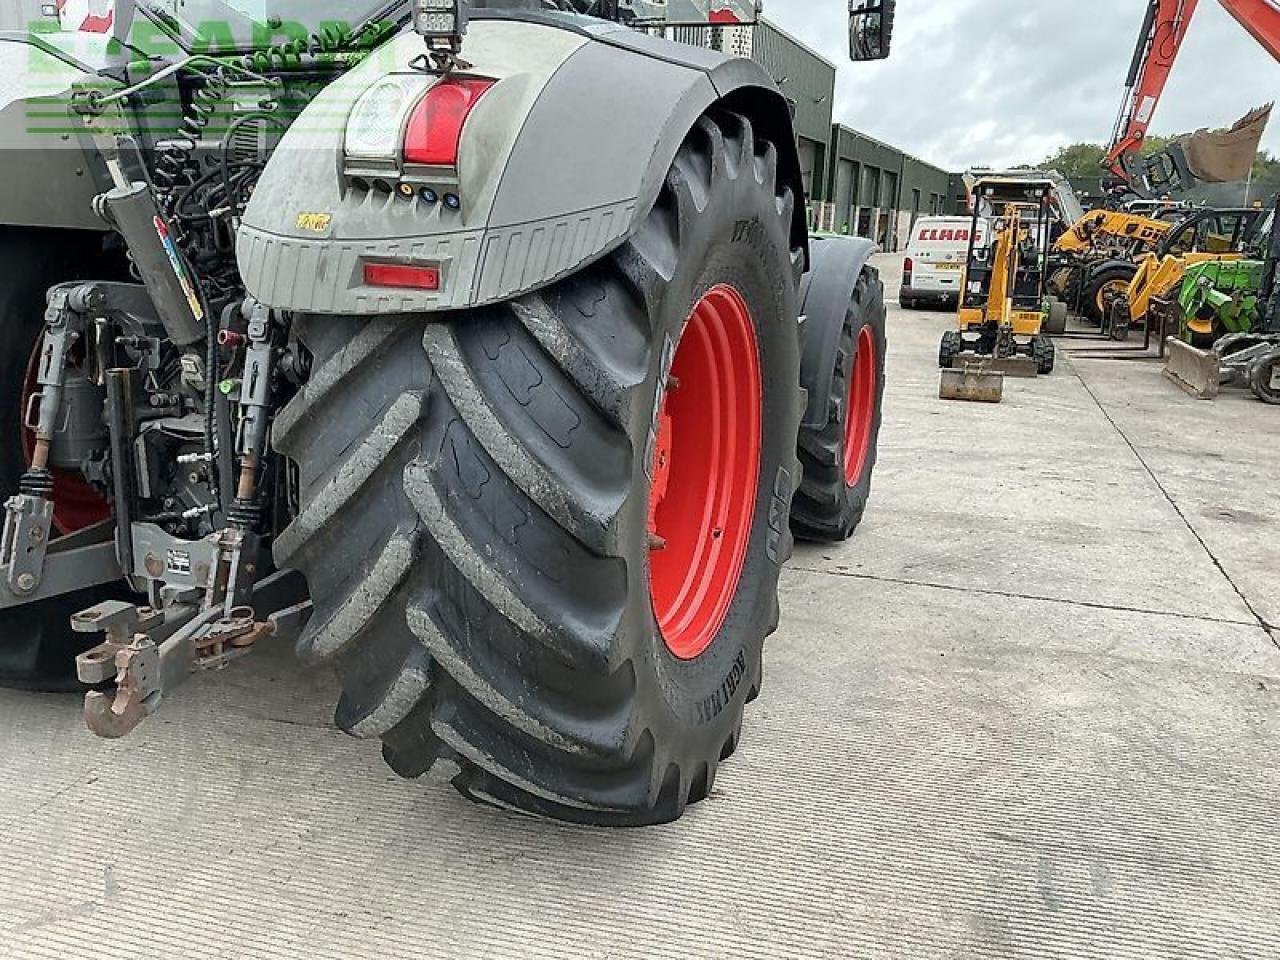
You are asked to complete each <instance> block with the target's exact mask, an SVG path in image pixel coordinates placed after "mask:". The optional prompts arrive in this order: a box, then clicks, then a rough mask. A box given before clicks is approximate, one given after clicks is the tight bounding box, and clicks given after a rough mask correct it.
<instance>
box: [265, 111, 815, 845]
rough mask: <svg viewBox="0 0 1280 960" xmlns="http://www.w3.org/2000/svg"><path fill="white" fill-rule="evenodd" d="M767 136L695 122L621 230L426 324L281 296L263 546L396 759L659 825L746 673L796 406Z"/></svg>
mask: <svg viewBox="0 0 1280 960" xmlns="http://www.w3.org/2000/svg"><path fill="white" fill-rule="evenodd" d="M777 168H778V153H777V150H776V148H775V147H774V145H773V144H771V143H768V142H765V141H763V140H761V139H758V138H756V137H755V135H754V132H753V128H752V126H751V124H750V123H749V122H748V121H747V120H745V119H744V118H742V117H740V116H737V115H732V114H722V115H717V116H716V117H715V118H714V119H712V118H703V119H702V120H700V121H699V123H698V124H697V125H696V127H695V128H694V129H693V130H692V131H691V132H690V134H689V136H688V137H687V139H686V141H685V143H684V145H683V146H682V147H681V149H680V151H679V154H678V155H677V157H676V160H675V162H674V164H673V166H672V168H671V169H670V171H669V173H668V175H667V178H666V182H665V186H664V188H663V191H662V193H661V196H660V198H659V200H658V202H657V205H656V206H655V208H654V210H653V211H652V212H651V214H650V215H649V216H648V218H647V219H646V221H645V223H644V224H643V226H642V227H641V229H640V230H639V232H638V233H637V234H636V235H635V236H634V237H633V238H632V239H631V240H630V241H628V242H627V243H626V244H625V245H624V246H623V247H621V248H620V249H619V250H618V251H616V252H615V253H614V254H612V255H611V256H610V257H608V258H606V259H605V260H604V261H602V262H600V263H597V264H595V265H593V266H591V267H588V268H586V269H585V270H583V271H581V272H580V273H579V274H577V275H575V276H572V277H570V278H569V279H566V280H563V281H561V282H559V283H557V284H555V285H554V286H552V287H550V288H548V289H546V290H544V291H542V292H540V293H536V294H531V295H528V296H525V297H522V298H520V299H518V300H516V301H513V302H510V303H505V304H501V305H497V306H494V307H488V308H483V309H478V310H474V311H470V312H467V313H465V314H457V315H453V316H450V317H440V318H431V319H427V320H424V319H422V318H411V317H403V316H396V317H383V318H380V319H375V320H372V321H368V320H363V319H355V318H351V319H346V318H327V317H307V318H300V320H299V322H298V323H299V325H298V331H299V334H300V336H301V337H302V339H303V341H304V342H305V343H306V344H307V346H308V347H309V348H310V350H311V351H312V352H313V355H314V366H313V373H312V375H311V378H310V381H309V382H308V383H307V384H306V386H305V387H304V388H303V390H302V391H301V392H300V394H299V395H298V396H297V398H296V399H295V400H294V401H293V402H292V403H291V404H290V405H289V406H288V407H287V408H286V409H285V410H284V411H282V413H281V416H280V417H279V418H278V421H277V424H276V445H277V447H278V449H280V450H281V451H282V452H284V453H285V454H287V455H288V456H289V457H290V458H292V459H293V460H294V461H295V462H296V463H297V465H298V468H299V472H300V493H301V511H300V513H299V516H298V517H297V519H296V520H295V522H294V523H293V524H292V525H291V526H290V527H289V528H288V529H287V530H286V531H285V532H284V534H283V535H282V536H281V537H280V538H279V539H278V540H277V542H276V546H275V550H276V557H277V559H278V560H279V562H280V563H281V564H286V565H289V566H292V567H294V568H296V569H299V570H300V571H301V572H302V573H303V574H304V575H305V576H306V578H307V580H308V583H309V586H310V590H311V594H312V597H313V598H314V602H315V614H314V617H313V618H312V620H311V623H310V624H309V626H308V628H307V631H306V632H305V634H304V636H303V637H302V638H301V639H300V641H299V652H300V654H301V656H302V657H303V659H304V660H306V661H308V662H312V663H315V662H324V663H328V664H331V665H332V666H333V667H334V668H335V669H336V671H337V673H338V676H339V678H340V680H341V683H342V688H343V693H342V697H341V701H340V703H339V705H338V709H337V718H336V719H337V723H338V725H339V726H340V727H341V728H342V729H344V730H347V731H348V732H350V733H353V734H355V735H358V736H362V737H381V738H382V740H383V743H384V747H383V754H384V756H385V758H386V759H387V761H388V762H389V764H390V765H391V767H392V768H393V769H395V770H396V771H397V772H398V773H400V774H401V775H403V776H407V777H414V776H419V775H421V774H423V773H425V772H426V771H427V770H428V769H429V768H431V767H432V765H433V764H434V763H435V762H436V761H437V760H440V759H443V760H446V761H450V762H452V763H453V764H456V766H457V768H458V772H457V774H456V776H455V778H454V784H455V786H457V787H458V788H459V789H460V790H461V791H462V792H463V793H464V794H465V795H466V796H468V797H470V798H472V799H475V800H478V801H482V802H488V803H492V804H495V805H497V806H501V807H508V808H515V809H519V810H521V811H525V812H529V813H533V814H540V815H546V816H551V817H556V818H560V819H564V820H570V821H576V822H584V823H591V824H606V825H642V824H650V823H658V822H665V821H670V820H673V819H675V818H677V817H679V816H680V814H681V813H682V811H683V810H684V808H685V805H686V803H692V802H695V801H698V800H701V799H703V798H704V797H705V796H706V795H707V793H708V792H709V791H710V789H711V786H712V783H713V781H714V778H715V776H716V770H717V767H718V765H719V763H720V762H721V761H722V760H724V759H725V758H727V757H728V756H729V755H730V754H731V753H733V751H734V749H735V747H736V746H737V744H738V740H739V736H740V731H741V724H742V716H743V708H744V705H745V704H746V702H747V701H748V700H750V699H751V698H753V697H754V696H755V695H756V693H757V692H758V690H759V689H760V683H761V669H762V663H761V659H762V648H763V644H764V639H765V637H766V636H767V635H768V634H769V633H771V632H773V630H774V629H775V628H776V627H777V624H778V593H777V588H778V576H779V572H780V570H781V567H782V564H783V563H784V562H785V560H786V559H787V557H788V556H789V554H790V553H791V549H792V539H791V534H790V531H789V530H788V529H787V523H786V518H787V516H788V512H789V508H790V505H791V499H792V496H793V493H794V489H795V485H796V478H797V477H798V475H799V473H798V469H799V467H798V464H797V461H796V452H795V441H796V434H797V430H798V425H799V421H800V415H801V402H802V397H801V391H800V389H799V386H798V384H799V364H800V360H799V337H798V326H797V323H796V318H797V315H798V305H797V300H798V293H797V290H798V282H799V270H800V269H801V267H802V264H803V256H802V253H801V251H800V250H798V249H792V248H791V244H790V239H789V238H790V226H791V222H792V217H793V212H794V205H795V203H796V197H794V196H793V195H792V193H791V191H790V190H789V189H787V188H786V187H785V186H782V185H781V184H780V181H779V180H778V169H777Z"/></svg>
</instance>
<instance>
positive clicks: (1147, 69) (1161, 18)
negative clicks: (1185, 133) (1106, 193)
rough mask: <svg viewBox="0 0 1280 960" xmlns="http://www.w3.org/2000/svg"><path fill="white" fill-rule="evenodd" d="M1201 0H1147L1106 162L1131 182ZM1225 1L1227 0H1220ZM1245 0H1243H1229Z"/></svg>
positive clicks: (1135, 177)
mask: <svg viewBox="0 0 1280 960" xmlns="http://www.w3.org/2000/svg"><path fill="white" fill-rule="evenodd" d="M1199 2H1200V0H1150V3H1149V5H1148V7H1147V15H1146V18H1145V19H1144V20H1143V21H1142V31H1141V33H1140V34H1139V37H1138V47H1137V49H1136V50H1135V51H1134V54H1133V63H1132V64H1131V65H1130V67H1129V76H1128V79H1127V80H1126V81H1125V100H1124V106H1123V107H1122V108H1121V111H1120V117H1119V119H1118V120H1117V121H1116V129H1115V133H1114V134H1113V135H1112V137H1111V147H1110V149H1109V150H1108V151H1107V157H1106V160H1105V161H1104V163H1105V166H1106V167H1107V169H1109V170H1110V171H1111V172H1112V173H1113V174H1115V175H1116V176H1117V177H1119V178H1120V179H1121V180H1123V181H1125V182H1126V183H1128V184H1130V185H1136V183H1137V182H1138V181H1140V179H1141V170H1142V164H1141V161H1140V159H1139V152H1140V151H1141V149H1142V144H1143V141H1144V140H1146V137H1147V130H1148V129H1149V128H1150V127H1151V122H1152V120H1153V119H1154V118H1155V113H1156V108H1157V107H1158V106H1159V104H1160V97H1161V96H1162V95H1163V94H1164V90H1165V87H1166V86H1167V85H1168V83H1169V74H1170V73H1171V72H1172V71H1173V65H1174V63H1175V62H1177V59H1178V54H1179V53H1180V52H1181V50H1182V43H1183V41H1184V40H1185V39H1186V38H1187V31H1188V30H1189V29H1190V27H1191V21H1192V19H1193V18H1194V17H1195V13H1196V8H1197V6H1198V5H1199ZM1223 2H1224V3H1227V2H1228V0H1223ZM1233 2H1235V3H1244V2H1247V0H1233Z"/></svg>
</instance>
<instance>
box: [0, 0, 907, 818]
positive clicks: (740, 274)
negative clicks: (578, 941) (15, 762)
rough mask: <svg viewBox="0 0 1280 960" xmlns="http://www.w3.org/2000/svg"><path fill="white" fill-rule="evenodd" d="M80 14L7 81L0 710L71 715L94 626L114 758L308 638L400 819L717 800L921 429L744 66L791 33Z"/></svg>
mask: <svg viewBox="0 0 1280 960" xmlns="http://www.w3.org/2000/svg"><path fill="white" fill-rule="evenodd" d="M60 7H61V5H57V6H55V5H52V4H44V3H37V2H25V3H24V4H23V5H22V11H21V17H20V20H19V22H17V23H13V22H9V23H6V24H5V27H6V28H7V30H8V32H6V33H5V34H4V36H3V38H0V39H3V41H4V42H0V71H2V73H3V76H4V77H5V78H6V80H7V81H8V82H7V84H6V85H5V87H4V90H3V92H0V142H2V143H3V146H5V147H6V151H5V153H4V155H3V156H4V172H5V184H6V187H5V190H4V192H3V194H2V195H0V222H3V224H4V226H3V232H0V247H3V250H2V251H0V271H3V278H2V281H3V282H0V298H3V300H2V301H0V307H2V308H3V312H4V321H5V323H7V324H8V328H7V331H6V335H5V337H4V338H3V340H2V341H0V364H3V368H2V370H0V384H2V385H3V389H4V390H5V391H6V394H5V398H4V402H3V404H2V405H0V411H3V412H2V414H0V415H3V416H4V417H5V418H7V419H6V420H5V421H4V422H5V425H6V426H7V428H8V429H7V430H5V431H4V438H3V443H4V446H3V447H2V448H0V481H2V482H3V483H4V485H5V488H6V492H7V493H8V494H9V495H10V499H9V500H8V503H7V507H6V516H5V528H4V537H3V551H2V552H3V556H2V557H0V560H2V562H3V566H2V568H0V611H3V614H2V615H3V621H4V622H3V625H2V629H0V671H3V674H4V677H5V679H6V680H7V681H8V682H10V683H21V684H28V685H34V684H48V683H51V682H59V681H62V680H64V679H65V670H66V668H67V666H68V665H69V664H70V662H71V658H72V657H73V656H74V655H75V654H76V653H77V652H78V648H76V647H74V646H73V645H72V644H71V643H70V642H69V638H68V634H67V624H68V617H69V616H70V618H71V621H70V622H71V625H72V627H73V628H74V631H75V634H74V637H75V638H81V639H82V640H83V642H85V643H94V642H95V641H100V642H99V643H98V645H97V646H94V647H93V648H92V649H90V650H88V651H86V652H84V653H81V654H80V656H79V657H78V658H77V659H76V671H77V675H78V678H79V680H80V681H81V682H83V683H86V684H88V685H89V686H90V687H91V689H90V691H89V692H88V694H87V695H86V701H85V716H86V720H87V722H88V725H89V727H90V728H91V729H92V730H93V731H94V732H95V733H98V734H100V735H103V736H108V737H115V736H121V735H124V734H126V733H128V732H129V731H130V730H132V729H133V728H135V727H136V726H137V725H138V723H140V722H141V721H142V720H143V719H144V718H145V717H146V716H147V715H149V714H151V713H152V712H154V711H155V710H156V709H157V708H158V707H159V706H160V705H161V702H162V700H163V699H164V698H167V697H170V696H172V694H173V691H174V689H175V688H176V687H177V686H178V684H179V683H181V682H182V681H183V680H184V679H185V678H186V677H187V676H188V675H190V674H191V673H193V672H194V671H197V670H201V669H208V668H216V667H219V666H222V665H224V664H226V663H227V662H229V661H230V660H232V659H234V658H236V657H238V656H240V655H242V654H243V653H245V652H246V651H248V650H249V649H250V648H251V647H252V646H253V644H254V643H255V642H257V641H259V640H261V639H262V638H264V637H266V636H268V635H270V634H273V633H274V634H277V635H281V636H283V635H287V634H290V633H293V632H297V631H301V635H300V638H299V639H298V641H297V646H298V651H299V653H300V655H301V657H302V659H303V660H304V661H306V662H309V663H325V664H329V665H331V666H332V667H333V668H334V669H335V670H336V672H337V674H338V676H339V678H340V680H341V684H342V691H343V692H342V698H341V702H340V703H339V704H338V708H337V723H338V725H339V726H340V727H341V728H342V729H344V730H346V731H349V732H351V733H353V734H355V735H358V736H361V737H369V738H380V739H381V740H382V743H383V752H384V755H385V757H386V759H387V761H388V762H389V763H390V765H391V766H392V767H393V768H394V769H395V770H396V771H397V772H399V773H401V774H403V775H405V776H416V775H419V774H422V773H423V772H425V771H426V770H427V769H428V768H430V767H431V766H432V765H433V764H434V763H435V762H436V761H437V760H439V759H446V760H448V761H450V762H451V763H452V764H453V765H454V766H456V768H457V770H458V773H457V777H456V779H455V784H456V785H457V786H458V788H459V789H460V790H462V791H463V792H464V793H465V794H466V795H467V796H469V797H471V798H473V799H478V800H484V801H489V802H493V803H496V804H499V805H503V806H509V807H515V808H518V809H521V810H524V811H529V812H533V813H538V814H544V815H549V816H553V817H560V818H564V819H569V820H576V821H583V822H588V823H597V824H643V823H652V822H657V821H665V820H670V819H673V818H675V817H678V816H679V815H680V813H681V812H682V810H683V809H684V807H685V805H686V803H689V802H693V801H697V800H700V799H702V798H703V797H705V796H706V795H707V793H708V792H709V791H710V789H711V785H712V781H713V780H714V778H715V775H716V768H717V766H718V765H719V763H720V762H721V761H723V760H724V759H726V758H727V757H729V756H730V755H731V754H732V753H733V752H734V750H735V749H736V747H737V745H738V742H739V739H740V736H741V729H742V718H743V708H744V705H745V703H746V702H747V701H749V700H751V699H752V698H754V697H755V696H756V694H757V693H758V692H759V690H760V686H761V664H762V660H761V651H762V647H763V643H764V639H765V637H766V635H768V634H769V633H771V632H772V631H773V630H774V629H775V628H776V627H777V625H778V617H779V609H778V589H777V588H778V577H779V572H780V570H781V567H782V564H783V563H784V562H785V561H786V560H787V558H788V556H789V555H790V553H791V549H792V542H793V531H794V535H795V536H800V537H805V538H812V539H819V540H841V539H844V538H846V537H848V536H849V535H850V534H851V533H852V532H853V530H854V529H855V527H857V525H858V523H859V521H860V520H861V518H862V515H863V511H864V508H865V506H866V502H867V496H868V493H869V490H870V483H871V476H872V470H873V468H874V466H875V461H876V446H877V435H878V432H879V429H880V406H881V399H882V395H883V390H884V358H885V332H884V319H885V308H884V299H883V290H882V287H881V282H880V279H879V276H878V275H877V272H876V270H875V269H874V267H872V266H870V265H869V257H870V255H871V253H872V252H873V246H872V244H871V243H870V242H867V241H862V240H857V239H839V240H836V239H833V240H822V241H817V240H811V238H810V236H809V234H808V231H807V229H806V224H805V213H804V211H805V202H804V195H803V188H802V178H801V169H800V163H799V157H798V150H797V147H796V142H795V137H794V134H793V130H792V123H791V114H790V111H789V108H788V104H787V102H786V100H785V99H784V98H783V96H782V95H781V94H780V92H779V91H778V89H777V87H776V86H775V84H774V82H773V81H772V80H771V79H770V77H769V76H768V75H767V74H766V72H765V71H764V70H763V69H762V68H761V67H759V66H757V65H756V64H755V63H754V62H752V61H750V60H747V59H738V58H734V57H730V56H726V55H724V54H722V53H720V52H718V51H717V50H716V49H712V48H713V47H721V46H723V47H726V48H727V47H729V46H730V42H729V40H733V42H735V43H736V42H737V41H740V40H742V39H743V36H744V35H743V34H736V35H735V34H734V31H749V30H750V25H751V24H752V23H753V22H754V21H755V18H756V16H757V15H758V10H757V9H756V5H755V4H754V3H752V2H742V0H715V2H714V3H711V4H708V3H706V2H693V0H690V2H684V3H680V4H677V3H675V2H672V3H670V4H666V3H661V2H649V0H604V2H601V0H554V2H531V0H506V2H495V0H477V2H473V3H471V4H469V5H468V4H466V3H459V2H458V0H413V2H409V0H401V2H386V0H381V2H378V0H335V2H329V3H323V4H321V3H313V2H310V0H308V2H305V3H304V2H301V0H280V2H276V3H270V4H266V5H265V8H266V9H265V11H264V12H263V13H262V15H261V18H260V19H259V18H256V17H254V16H250V15H249V14H246V13H245V12H244V11H245V9H246V5H245V4H243V3H232V2H230V0H137V2H136V3H134V2H128V3H126V2H124V0H117V3H116V5H115V9H114V12H113V14H114V19H112V18H106V19H105V20H104V21H103V23H104V24H105V26H106V27H107V28H108V30H109V32H107V33H103V34H97V35H95V34H84V33H79V34H76V33H71V32H68V30H67V29H66V25H65V24H62V23H60V20H59V16H60V14H59V8H60ZM893 9H894V4H893V0H863V2H860V3H855V4H851V9H850V21H849V22H850V39H851V55H852V56H853V57H854V59H873V58H880V57H883V56H886V55H887V53H888V49H889V43H890V36H891V33H892V25H893ZM584 14H593V15H594V16H585V15H584ZM5 16H7V17H9V18H10V19H12V13H11V12H10V13H7V14H5ZM694 20H699V21H700V22H701V23H702V24H703V26H704V28H705V34H704V35H705V36H706V37H707V38H708V42H707V45H706V46H705V47H696V46H692V45H683V44H677V43H674V42H668V41H666V40H664V39H662V38H660V37H658V36H655V35H654V33H655V32H661V31H662V30H663V29H665V28H666V27H668V26H670V24H671V22H672V21H676V22H678V23H679V24H680V25H682V26H684V27H691V24H692V23H693V21H694ZM694 29H696V28H694ZM748 36H749V35H748ZM726 38H728V39H726ZM299 575H300V576H299ZM303 581H305V587H304V586H303ZM95 601H96V602H95ZM95 634H96V635H97V636H95ZM86 638H87V639H86ZM79 649H82V648H79Z"/></svg>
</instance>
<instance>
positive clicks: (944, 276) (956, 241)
mask: <svg viewBox="0 0 1280 960" xmlns="http://www.w3.org/2000/svg"><path fill="white" fill-rule="evenodd" d="M972 224H973V221H972V220H970V219H969V218H968V217H921V218H920V219H919V220H917V221H916V225H915V226H914V227H912V228H911V240H910V242H908V243H907V257H906V259H905V260H904V261H903V263H902V290H901V292H900V293H899V294H898V302H899V303H900V304H902V306H903V307H905V308H906V309H908V310H910V309H912V308H914V307H915V306H916V304H918V303H919V302H920V301H922V300H933V301H938V302H942V301H948V302H956V301H959V299H960V279H961V276H962V275H963V273H964V258H965V254H966V253H968V251H969V230H970V228H971V227H972ZM986 235H987V221H986V220H984V219H981V218H980V219H979V220H978V242H979V243H985V242H986Z"/></svg>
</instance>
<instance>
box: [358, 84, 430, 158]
mask: <svg viewBox="0 0 1280 960" xmlns="http://www.w3.org/2000/svg"><path fill="white" fill-rule="evenodd" d="M430 83H431V78H429V77H425V76H409V75H405V76H391V77H384V78H383V79H381V80H379V81H378V82H377V83H375V84H374V85H373V86H372V87H370V88H369V89H368V90H366V91H365V92H364V93H363V94H362V95H361V96H360V99H359V100H357V101H356V103H355V106H354V107H352V109H351V116H350V117H349V118H348V119H347V139H346V151H347V156H349V157H356V158H361V159H393V158H395V157H396V156H397V155H398V154H399V152H400V144H401V141H402V134H403V131H404V125H405V121H406V120H407V119H408V116H409V112H410V111H411V110H412V109H413V107H414V105H415V104H416V103H417V102H418V101H419V100H420V99H421V98H422V94H423V93H424V92H425V91H426V89H427V87H428V86H429V85H430Z"/></svg>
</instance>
